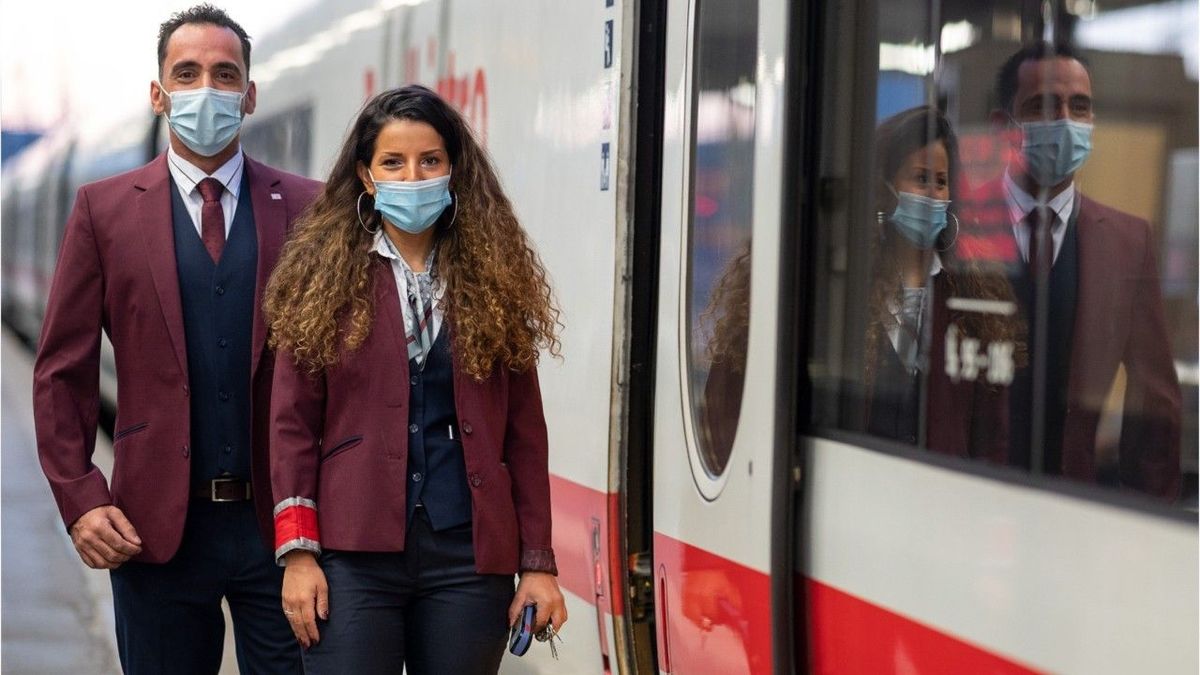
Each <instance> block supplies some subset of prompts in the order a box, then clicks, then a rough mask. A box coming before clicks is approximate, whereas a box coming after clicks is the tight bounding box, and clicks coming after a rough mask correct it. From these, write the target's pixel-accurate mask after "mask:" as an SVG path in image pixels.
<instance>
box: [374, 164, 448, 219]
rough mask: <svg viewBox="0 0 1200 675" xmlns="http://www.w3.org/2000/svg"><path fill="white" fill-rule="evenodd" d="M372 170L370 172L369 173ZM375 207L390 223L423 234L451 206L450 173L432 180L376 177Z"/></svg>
mask: <svg viewBox="0 0 1200 675" xmlns="http://www.w3.org/2000/svg"><path fill="white" fill-rule="evenodd" d="M370 173H371V172H370V170H368V171H367V174H368V175H370ZM371 181H372V182H374V183H375V210H377V211H379V213H381V214H383V217H384V218H386V219H387V221H388V222H389V223H391V224H392V225H395V226H396V227H398V228H400V229H401V230H404V231H405V232H408V233H410V234H420V233H422V232H424V231H425V230H428V229H429V228H430V227H433V224H434V223H436V222H437V219H438V216H440V215H442V212H443V211H445V210H446V207H447V206H449V205H450V174H446V175H445V176H439V177H437V178H430V179H429V180H417V181H409V182H406V181H398V180H375V176H371Z"/></svg>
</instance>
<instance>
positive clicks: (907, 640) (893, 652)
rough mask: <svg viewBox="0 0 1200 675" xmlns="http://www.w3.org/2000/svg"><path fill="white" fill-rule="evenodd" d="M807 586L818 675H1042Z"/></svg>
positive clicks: (840, 594) (846, 597)
mask: <svg viewBox="0 0 1200 675" xmlns="http://www.w3.org/2000/svg"><path fill="white" fill-rule="evenodd" d="M804 582H805V589H806V592H807V594H808V598H807V599H808V619H809V640H808V648H809V664H810V666H811V672H813V673H821V674H824V673H914V674H917V673H919V674H920V675H941V674H942V673H945V674H947V675H949V674H955V675H957V674H959V673H972V675H975V674H979V675H1029V674H1031V673H1037V672H1038V671H1036V670H1031V669H1029V668H1027V667H1025V666H1023V665H1020V664H1018V663H1015V662H1013V661H1010V660H1008V659H1006V658H1004V657H1002V656H999V655H996V654H993V653H991V652H989V651H986V650H984V649H981V648H979V647H977V646H975V645H972V644H970V643H967V642H964V641H962V640H960V639H958V638H956V637H953V636H951V635H947V634H946V633H943V632H941V631H939V630H937V629H935V628H931V627H929V626H926V625H924V624H921V623H918V622H916V621H913V620H912V619H909V618H907V617H904V616H901V615H899V614H896V613H894V612H891V611H889V610H887V609H885V608H883V607H880V606H879V605H876V604H874V603H870V602H867V601H866V600H863V599H861V598H857V597H855V596H853V595H850V594H849V593H846V592H844V591H840V590H838V589H836V588H834V587H832V586H826V585H825V584H822V583H821V582H819V581H815V580H813V579H805V580H804ZM933 592H936V590H934V591H933Z"/></svg>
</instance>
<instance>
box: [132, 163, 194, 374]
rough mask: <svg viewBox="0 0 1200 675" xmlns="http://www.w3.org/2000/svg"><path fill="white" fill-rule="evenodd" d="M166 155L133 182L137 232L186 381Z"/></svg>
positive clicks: (184, 347) (180, 368)
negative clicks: (144, 250)
mask: <svg viewBox="0 0 1200 675" xmlns="http://www.w3.org/2000/svg"><path fill="white" fill-rule="evenodd" d="M169 177H170V172H169V171H168V170H167V156H166V153H164V154H161V155H159V156H158V158H157V159H155V160H154V161H152V162H151V163H150V164H148V165H147V166H146V167H145V169H143V170H142V172H141V174H140V175H138V176H137V177H136V178H135V179H134V187H135V188H137V189H138V190H139V191H140V193H139V194H138V195H137V196H136V197H135V199H134V211H135V213H136V214H137V220H138V224H139V227H138V230H140V231H141V233H142V240H143V243H144V244H145V247H146V253H147V255H146V262H147V264H148V265H149V266H150V276H151V277H152V278H153V280H154V290H155V292H156V293H157V294H158V304H159V306H160V307H161V308H162V313H163V320H164V321H166V324H167V333H168V334H169V335H170V336H171V346H172V348H173V349H174V351H175V359H176V360H177V361H178V362H179V371H180V372H181V373H183V377H184V379H185V380H186V379H187V377H188V368H187V344H186V342H185V338H184V332H183V303H182V301H181V300H180V299H179V270H178V267H177V266H176V264H175V228H174V225H173V223H172V220H171V219H172V215H171V192H170V191H171V189H172V187H171V181H170V180H169Z"/></svg>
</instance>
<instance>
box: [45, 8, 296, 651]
mask: <svg viewBox="0 0 1200 675" xmlns="http://www.w3.org/2000/svg"><path fill="white" fill-rule="evenodd" d="M158 64H159V78H158V80H157V81H155V82H152V83H151V85H150V102H151V105H152V106H153V109H154V112H155V113H156V114H160V115H163V116H165V117H166V119H167V121H168V123H169V126H170V147H169V149H168V150H167V152H166V153H164V154H163V155H160V156H159V157H158V158H157V159H155V160H154V161H152V162H151V163H150V164H148V165H146V166H144V167H142V168H139V169H136V170H134V171H130V172H128V173H125V174H122V175H119V176H116V177H113V178H109V179H106V180H102V181H99V182H97V183H92V184H89V185H85V186H83V187H82V188H80V190H79V193H78V195H77V197H76V201H75V207H74V210H73V211H72V213H71V216H70V219H69V221H68V223H67V227H66V234H65V237H64V239H63V243H62V249H61V251H60V254H59V260H58V266H57V269H56V270H55V275H54V282H53V285H52V286H51V290H50V297H49V303H48V306H47V310H46V319H45V323H44V325H43V328H42V336H41V343H40V345H39V348H38V354H37V362H36V365H35V369H34V410H35V418H36V426H37V440H38V453H39V455H40V458H41V463H42V468H43V470H44V471H45V473H46V477H47V478H48V479H49V481H50V486H51V490H52V492H53V493H54V496H55V499H56V500H57V502H58V507H59V510H60V512H61V514H62V517H63V521H64V522H65V523H66V524H67V527H68V528H69V530H70V533H71V538H72V540H73V541H74V543H75V547H76V549H77V550H78V552H79V556H80V558H82V559H83V562H84V563H85V564H87V565H88V566H89V567H92V568H96V569H108V570H111V580H112V588H113V600H114V606H115V611H116V627H117V638H118V648H119V652H120V657H121V664H122V667H123V668H124V670H125V672H127V673H165V672H170V673H185V672H186V673H215V672H217V670H218V668H219V667H220V661H221V653H222V643H223V634H224V629H225V626H224V619H223V615H222V612H221V599H222V597H224V598H225V599H226V600H227V601H228V603H229V607H230V611H231V613H232V616H233V622H234V626H233V628H234V635H235V638H236V642H237V656H238V663H239V665H240V667H241V670H242V672H250V673H296V672H300V663H299V656H300V655H299V653H298V647H297V645H296V643H295V642H294V639H293V636H292V633H291V630H290V628H289V627H288V624H287V622H286V620H285V617H284V616H283V615H282V613H281V605H282V603H281V600H280V597H279V592H280V583H281V575H280V570H279V568H278V567H277V566H276V565H275V562H274V555H273V551H272V550H270V549H269V548H268V546H267V545H266V544H265V543H264V537H265V541H271V537H270V536H269V535H270V528H271V525H270V523H271V512H270V510H271V505H272V503H273V500H272V499H271V493H270V477H269V469H268V458H267V454H266V453H267V444H266V438H267V429H266V428H265V420H266V415H267V409H268V407H269V400H270V385H271V379H272V371H273V362H272V355H271V353H270V352H269V351H268V350H267V349H266V326H265V325H264V323H263V319H262V316H261V313H260V310H259V305H260V297H261V295H262V292H263V287H264V285H265V284H266V281H267V278H268V276H269V274H270V272H271V269H272V267H273V266H274V264H275V261H276V259H277V257H278V255H279V251H280V248H281V246H282V244H283V241H284V237H285V233H286V231H287V230H288V228H290V226H291V222H292V219H293V218H295V217H296V215H297V214H298V213H299V212H300V211H301V210H302V209H303V208H304V207H305V206H306V205H307V204H308V202H309V201H310V200H311V199H312V198H313V197H314V195H315V194H316V192H317V190H318V189H319V187H320V185H319V184H318V183H316V182H314V181H310V180H307V179H305V178H301V177H298V176H293V175H290V174H286V173H282V172H280V171H277V170H275V169H271V168H269V167H267V166H264V165H262V164H259V163H258V162H255V161H254V160H252V159H251V158H249V157H246V156H245V155H244V154H243V152H242V149H241V144H240V142H239V138H238V131H239V128H240V125H241V122H242V118H243V117H244V116H245V115H248V114H251V113H253V112H254V107H255V97H256V92H255V86H254V83H253V82H251V81H250V80H249V66H250V41H249V38H248V36H247V35H246V32H245V31H244V30H242V28H241V26H239V25H238V24H237V23H235V22H234V21H233V20H231V19H230V18H229V17H228V16H227V15H226V14H225V13H224V12H222V11H221V10H219V9H216V8H213V7H211V6H209V5H198V6H196V7H193V8H191V9H188V10H186V11H184V12H181V13H178V14H176V15H174V16H172V17H171V18H170V19H169V20H168V21H167V22H166V23H164V24H163V25H162V27H161V29H160V31H159V39H158ZM102 328H103V329H104V330H105V331H106V332H107V334H108V336H109V339H110V341H111V342H112V345H113V348H114V350H115V354H116V364H117V382H118V413H117V420H116V425H115V429H116V432H115V433H114V435H113V452H114V455H115V457H114V462H113V475H112V482H111V485H110V484H106V481H105V477H104V476H103V475H102V474H101V473H100V472H99V470H98V469H97V468H96V467H95V465H93V464H92V461H91V456H92V453H93V451H94V444H95V437H96V419H97V411H98V408H99V401H98V386H97V385H98V363H99V349H100V331H101V329H102Z"/></svg>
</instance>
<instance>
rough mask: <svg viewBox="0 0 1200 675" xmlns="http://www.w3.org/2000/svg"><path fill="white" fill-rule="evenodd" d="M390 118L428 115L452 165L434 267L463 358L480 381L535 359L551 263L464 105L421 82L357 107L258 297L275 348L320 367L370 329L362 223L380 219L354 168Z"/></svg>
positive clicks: (552, 322) (547, 323)
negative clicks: (365, 200)
mask: <svg viewBox="0 0 1200 675" xmlns="http://www.w3.org/2000/svg"><path fill="white" fill-rule="evenodd" d="M394 120H411V121H418V122H425V123H427V124H429V125H430V126H432V127H433V128H434V129H435V130H436V131H437V132H438V134H439V135H441V137H442V140H443V141H444V142H445V144H446V152H447V154H448V155H449V157H450V163H451V166H452V167H453V171H452V173H451V176H452V177H451V179H450V189H451V191H452V192H453V194H454V204H453V205H452V206H451V207H449V208H447V209H446V211H445V212H444V213H443V214H442V216H441V217H440V218H439V219H438V221H437V223H436V224H435V228H436V231H435V232H436V235H435V236H436V241H437V243H436V246H437V268H436V274H437V276H438V278H439V280H440V281H441V282H442V283H443V284H444V285H445V289H446V290H445V294H444V296H443V298H442V300H441V301H440V303H441V304H440V305H439V306H440V307H441V309H442V310H443V311H444V312H445V315H446V319H447V322H448V323H449V324H450V325H452V326H453V329H454V330H453V333H452V335H453V336H454V343H453V347H452V348H453V349H454V350H455V352H456V356H457V357H458V362H459V363H460V364H461V365H462V368H463V369H464V370H465V371H466V372H467V373H468V374H469V375H471V376H472V377H474V378H475V379H477V380H483V379H486V378H487V377H488V375H490V374H491V373H492V372H493V370H494V369H495V368H496V367H497V366H498V365H503V366H504V367H506V368H508V369H510V370H513V371H518V372H524V371H526V370H528V369H529V368H532V367H534V366H536V365H537V362H538V355H539V350H541V349H546V350H548V351H549V352H550V353H551V354H552V355H554V356H559V355H560V353H561V345H560V343H559V340H558V330H559V328H560V327H561V324H560V323H559V310H558V309H557V307H556V306H555V303H554V298H553V293H552V291H551V288H550V284H549V281H548V280H547V275H546V271H545V269H544V267H543V266H542V262H541V259H540V258H539V257H538V255H537V252H536V251H534V249H533V246H532V245H531V243H530V241H529V238H528V237H527V236H526V234H525V231H524V230H523V229H522V227H521V224H520V222H519V221H518V220H517V217H516V215H515V214H514V213H513V208H512V204H511V203H510V202H509V200H508V197H506V196H505V194H504V191H503V190H502V189H501V187H500V181H499V179H498V178H497V176H496V171H495V169H494V167H493V166H492V163H491V160H490V158H489V157H488V155H487V153H486V151H485V150H484V149H483V148H482V147H481V146H480V145H479V143H478V142H477V141H476V140H475V137H474V135H473V134H472V133H471V130H470V128H469V127H468V125H467V123H466V121H465V120H464V119H463V117H462V115H460V114H459V113H458V112H457V111H456V110H454V109H453V108H452V107H450V106H449V105H448V104H447V103H446V102H445V101H444V100H442V99H441V98H440V97H439V96H438V95H437V94H435V93H434V92H432V91H430V90H429V89H426V88H425V87H421V86H416V85H410V86H406V87H401V88H398V89H392V90H389V91H385V92H383V93H381V94H379V95H377V96H375V97H374V98H373V99H371V100H370V101H369V102H368V103H367V104H366V105H365V106H364V107H363V109H362V111H361V112H360V113H359V115H358V118H357V119H356V120H355V122H354V124H353V126H352V127H351V129H350V132H349V133H348V134H347V136H346V140H345V141H344V142H343V144H342V148H341V150H340V152H339V153H338V157H337V160H336V161H335V162H334V165H333V169H332V170H331V171H330V175H329V180H328V181H327V182H326V183H325V188H324V190H323V191H322V192H321V194H320V195H319V196H318V197H317V199H316V200H315V201H314V202H313V203H312V205H311V206H310V207H309V209H308V210H307V211H306V212H305V213H304V214H303V215H302V216H301V217H300V219H299V220H298V221H297V224H296V228H295V232H294V233H293V235H292V236H291V238H290V239H289V240H288V242H287V244H285V246H284V248H283V252H282V253H281V255H280V259H279V264H278V266H277V267H276V268H275V272H274V273H273V274H272V275H271V279H270V281H269V282H268V284H267V289H266V293H265V299H264V302H263V309H264V312H265V314H266V319H267V322H268V325H269V327H270V345H271V347H272V348H274V349H279V350H284V351H286V352H289V353H290V354H291V356H292V357H293V358H294V359H295V360H296V362H297V363H298V364H300V365H301V366H303V367H306V368H307V369H308V370H309V371H310V372H314V373H316V372H319V371H321V370H323V369H325V368H328V367H330V366H333V365H335V364H337V363H338V361H339V359H340V356H341V354H342V353H343V352H344V351H350V350H354V349H356V348H358V347H359V346H361V345H362V343H363V341H364V340H365V339H366V338H367V335H368V334H369V333H370V331H371V324H372V320H373V318H374V313H375V307H374V290H375V289H374V284H373V278H374V277H373V275H372V274H371V266H372V262H373V256H371V255H370V253H369V252H370V250H371V248H372V246H373V244H374V234H372V233H371V232H368V231H367V229H366V228H367V227H370V228H371V229H372V230H375V229H378V228H379V227H380V226H382V220H381V217H380V215H379V213H378V212H377V211H375V210H374V209H367V208H365V206H366V205H364V209H363V210H362V211H358V207H359V205H358V201H359V199H360V196H361V195H362V194H363V192H362V183H361V182H360V181H359V178H358V174H357V173H356V169H357V166H358V164H359V163H360V162H361V163H362V164H364V165H367V166H369V165H370V163H371V157H372V155H373V154H374V152H375V141H376V139H377V138H378V136H379V133H380V131H381V130H382V129H383V127H385V126H386V125H387V124H388V123H390V122H392V121H394ZM368 211H369V212H368ZM360 219H362V220H363V222H365V223H366V225H365V226H364V225H363V224H360Z"/></svg>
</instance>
